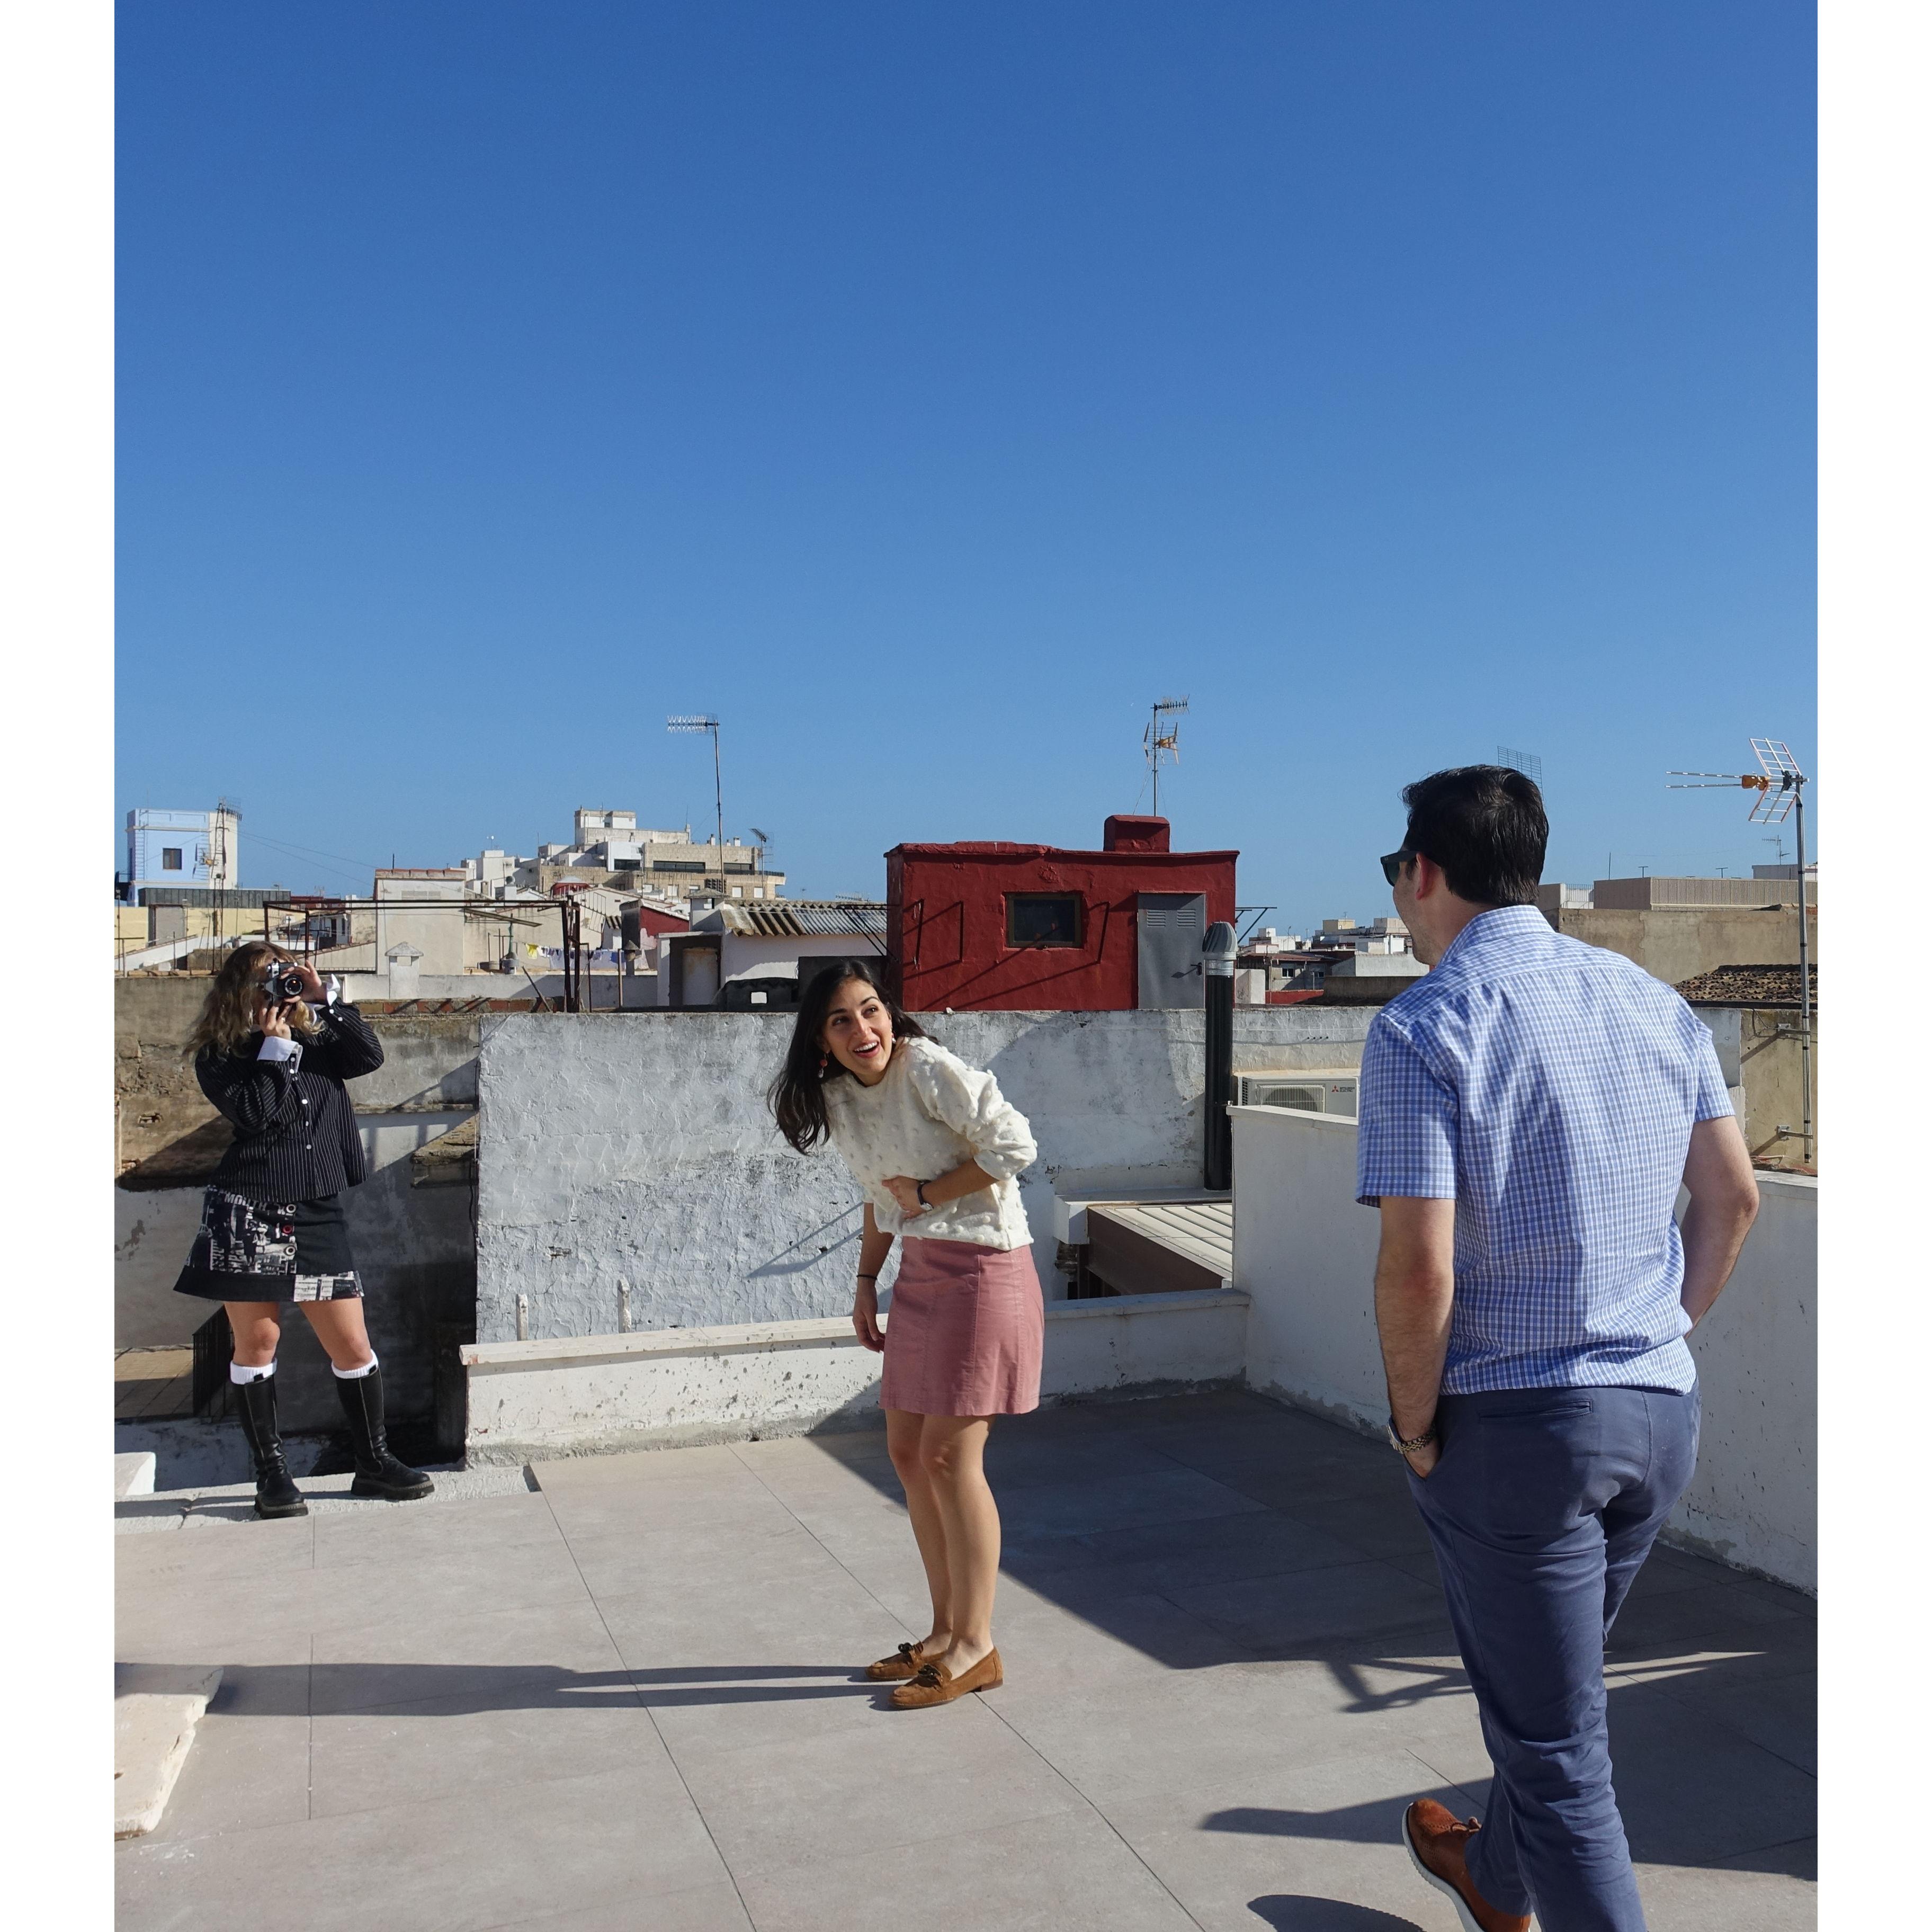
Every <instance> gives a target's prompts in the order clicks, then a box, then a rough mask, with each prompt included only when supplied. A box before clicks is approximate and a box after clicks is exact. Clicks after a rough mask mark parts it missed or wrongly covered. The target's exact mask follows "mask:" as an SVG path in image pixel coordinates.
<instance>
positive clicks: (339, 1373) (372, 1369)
mask: <svg viewBox="0 0 1932 1932" xmlns="http://www.w3.org/2000/svg"><path fill="white" fill-rule="evenodd" d="M329 1373H330V1374H331V1375H332V1376H334V1377H335V1379H336V1380H337V1381H338V1382H360V1381H361V1380H362V1378H363V1377H364V1376H373V1375H374V1373H376V1358H375V1357H374V1355H371V1356H370V1358H369V1359H368V1361H366V1362H365V1363H364V1364H362V1367H360V1368H359V1369H338V1367H336V1366H335V1364H334V1363H333V1362H331V1363H330V1364H329Z"/></svg>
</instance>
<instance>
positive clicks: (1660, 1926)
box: [1637, 1844, 1903, 1932]
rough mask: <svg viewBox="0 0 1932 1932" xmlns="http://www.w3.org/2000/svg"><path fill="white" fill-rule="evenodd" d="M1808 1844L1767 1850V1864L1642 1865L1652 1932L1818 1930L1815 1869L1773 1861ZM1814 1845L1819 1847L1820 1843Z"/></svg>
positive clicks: (1642, 1885)
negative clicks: (1784, 1867)
mask: <svg viewBox="0 0 1932 1932" xmlns="http://www.w3.org/2000/svg"><path fill="white" fill-rule="evenodd" d="M1804 1849H1806V1848H1805V1847H1802V1846H1800V1847H1781V1848H1780V1850H1779V1852H1778V1853H1775V1854H1773V1853H1766V1854H1764V1855H1763V1857H1764V1858H1765V1859H1766V1864H1765V1865H1764V1866H1763V1867H1759V1866H1754V1865H1753V1864H1751V1863H1750V1862H1749V1861H1738V1862H1736V1863H1733V1864H1724V1865H1718V1866H1699V1865H1647V1864H1639V1865H1638V1866H1637V1889H1638V1891H1639V1892H1640V1894H1642V1896H1643V1912H1644V1917H1645V1918H1646V1920H1648V1921H1649V1925H1650V1932H1815V1928H1816V1927H1817V1924H1818V1887H1817V1877H1816V1873H1815V1871H1814V1872H1813V1873H1810V1874H1808V1875H1806V1874H1794V1873H1787V1872H1784V1871H1781V1870H1777V1869H1775V1868H1773V1867H1771V1865H1770V1860H1771V1859H1772V1858H1773V1857H1775V1856H1778V1855H1789V1854H1790V1852H1792V1851H1793V1850H1797V1851H1799V1852H1802V1851H1803V1850H1804ZM1809 1849H1811V1850H1812V1851H1813V1852H1815V1850H1816V1846H1815V1844H1814V1845H1813V1846H1811V1847H1810V1848H1809ZM1801 1862H1802V1860H1801ZM1901 1922H1903V1921H1901Z"/></svg>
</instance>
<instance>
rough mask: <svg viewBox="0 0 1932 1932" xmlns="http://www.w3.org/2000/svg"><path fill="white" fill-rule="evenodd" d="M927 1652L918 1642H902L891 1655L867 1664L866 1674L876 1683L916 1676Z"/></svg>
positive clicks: (887, 1682) (886, 1682)
mask: <svg viewBox="0 0 1932 1932" xmlns="http://www.w3.org/2000/svg"><path fill="white" fill-rule="evenodd" d="M925 1661H926V1652H924V1651H923V1650H922V1649H920V1648H919V1646H918V1645H917V1644H916V1643H902V1644H901V1645H900V1646H899V1647H898V1649H897V1650H895V1651H894V1652H892V1655H891V1656H889V1657H882V1658H880V1659H879V1661H878V1662H877V1663H876V1664H867V1665H866V1667H865V1675H866V1676H868V1677H869V1678H870V1679H871V1680H872V1682H874V1684H889V1683H890V1682H892V1680H893V1679H895V1678H907V1677H916V1676H918V1675H919V1666H920V1665H921V1664H923V1663H924V1662H925Z"/></svg>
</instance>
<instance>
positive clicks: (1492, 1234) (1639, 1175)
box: [1356, 906, 1733, 1395]
mask: <svg viewBox="0 0 1932 1932" xmlns="http://www.w3.org/2000/svg"><path fill="white" fill-rule="evenodd" d="M1360 1093H1361V1136H1360V1142H1359V1154H1358V1169H1357V1189H1356V1192H1357V1193H1358V1196H1359V1198H1360V1199H1361V1200H1362V1201H1363V1202H1364V1203H1366V1204H1367V1205H1371V1206H1373V1205H1375V1204H1376V1202H1379V1200H1380V1199H1381V1197H1382V1196H1384V1195H1391V1196H1407V1197H1411V1198H1416V1199H1427V1200H1439V1201H1454V1202H1455V1203H1456V1237H1455V1270H1456V1291H1455V1302H1454V1309H1453V1311H1452V1313H1451V1319H1450V1331H1449V1349H1448V1359H1447V1361H1446V1364H1445V1369H1444V1373H1443V1379H1442V1388H1443V1392H1444V1393H1445V1394H1448V1395H1465V1394H1475V1393H1476V1392H1478V1391H1481V1390H1484V1389H1502V1388H1562V1387H1569V1386H1581V1385H1598V1386H1601V1385H1623V1386H1628V1387H1637V1388H1670V1389H1689V1388H1692V1387H1693V1386H1694V1385H1695V1383H1696V1380H1697V1376H1696V1371H1695V1370H1694V1367H1693V1365H1692V1363H1691V1352H1690V1350H1689V1349H1688V1347H1687V1346H1685V1342H1684V1339H1683V1338H1684V1336H1685V1334H1686V1333H1687V1332H1688V1330H1689V1328H1690V1322H1689V1320H1688V1318H1687V1317H1686V1316H1685V1313H1684V1310H1683V1308H1682V1304H1681V1303H1680V1301H1679V1295H1680V1292H1681V1291H1682V1287H1683V1282H1684V1250H1683V1245H1682V1241H1680V1240H1679V1236H1678V1232H1677V1223H1676V1214H1675V1209H1676V1201H1677V1193H1678V1189H1679V1186H1680V1185H1681V1184H1682V1180H1683V1175H1684V1163H1685V1157H1686V1156H1687V1154H1688V1153H1689V1151H1690V1145H1691V1127H1692V1126H1693V1125H1694V1123H1696V1122H1697V1121H1707V1120H1713V1119H1716V1118H1719V1117H1720V1116H1721V1115H1727V1114H1729V1113H1730V1112H1732V1111H1733V1109H1732V1106H1731V1101H1730V1094H1729V1093H1728V1092H1727V1090H1726V1088H1725V1085H1724V1074H1723V1072H1722V1070H1721V1068H1720V1067H1719V1065H1718V1056H1717V1051H1716V1048H1715V1046H1714V1044H1713V1043H1712V1037H1711V1031H1710V1029H1709V1028H1708V1027H1707V1026H1706V1025H1704V1024H1703V1022H1702V1021H1701V1020H1700V1019H1698V1018H1697V1016H1696V1014H1694V1013H1693V1012H1692V1011H1691V1009H1690V1007H1688V1006H1687V1005H1686V1004H1685V1002H1684V1001H1683V1000H1682V998H1681V997H1680V996H1679V995H1678V994H1677V993H1676V992H1675V991H1674V990H1673V989H1672V988H1670V987H1669V986H1666V985H1665V984H1664V983H1663V982H1662V981H1661V980H1656V979H1653V978H1652V977H1651V976H1650V974H1648V973H1646V972H1645V971H1643V969H1642V968H1640V967H1638V966H1637V965H1634V964H1633V963H1632V962H1631V961H1629V960H1628V959H1624V958H1622V956H1620V955H1619V954H1616V953H1610V952H1608V951H1606V950H1604V948H1602V947H1595V946H1586V945H1584V944H1583V943H1582V942H1581V941H1577V940H1574V939H1570V938H1565V937H1564V936H1562V935H1560V934H1559V933H1556V932H1553V931H1552V930H1551V929H1550V924H1549V922H1548V921H1547V919H1544V916H1543V915H1542V914H1541V913H1540V912H1538V910H1536V909H1535V907H1533V906H1501V907H1496V909H1495V910H1492V911H1490V912H1486V913H1479V914H1478V916H1476V917H1475V919H1472V920H1471V921H1470V922H1469V925H1468V926H1466V927H1464V928H1463V931H1462V932H1460V934H1459V935H1457V938H1456V940H1455V942H1454V944H1452V945H1451V947H1449V949H1448V951H1447V952H1446V953H1445V954H1444V955H1443V957H1442V961H1441V962H1440V964H1439V965H1437V966H1436V969H1435V970H1434V971H1433V972H1431V973H1430V974H1428V975H1427V977H1426V978H1424V979H1422V980H1418V981H1417V982H1416V983H1415V985H1414V986H1412V987H1410V988H1409V989H1408V990H1407V991H1406V992H1403V994H1402V995H1400V997H1399V998H1396V999H1394V1000H1393V1001H1391V1002H1390V1003H1389V1004H1388V1006H1386V1007H1384V1008H1383V1009H1382V1011H1381V1013H1379V1014H1378V1015H1377V1016H1376V1019H1375V1021H1374V1022H1373V1025H1371V1026H1370V1029H1369V1036H1368V1039H1367V1043H1365V1045H1364V1048H1363V1052H1362V1072H1361V1089H1360Z"/></svg>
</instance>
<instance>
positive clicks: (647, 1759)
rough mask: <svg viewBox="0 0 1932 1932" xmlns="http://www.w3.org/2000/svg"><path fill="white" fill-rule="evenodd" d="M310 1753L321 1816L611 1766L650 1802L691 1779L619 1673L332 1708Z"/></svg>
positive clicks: (321, 1718)
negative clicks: (534, 1689)
mask: <svg viewBox="0 0 1932 1932" xmlns="http://www.w3.org/2000/svg"><path fill="white" fill-rule="evenodd" d="M310 1763H311V1781H312V1790H313V1798H312V1801H311V1815H312V1816H314V1817H317V1818H327V1817H338V1816H341V1815H342V1814H346V1813H348V1812H350V1811H374V1810H377V1809H380V1808H382V1807H384V1806H387V1805H393V1806H395V1807H397V1808H399V1809H404V1808H408V1807H410V1806H412V1805H416V1804H418V1803H419V1802H423V1801H425V1800H434V1799H443V1798H455V1797H459V1796H461V1795H463V1793H468V1792H474V1791H476V1790H479V1789H482V1788H485V1787H496V1786H499V1785H506V1784H536V1783H539V1782H541V1781H544V1780H547V1779H551V1778H583V1777H589V1776H591V1775H594V1774H602V1773H619V1772H621V1773H622V1774H624V1775H625V1777H626V1778H627V1779H628V1781H631V1783H632V1784H633V1785H634V1787H635V1789H636V1790H637V1793H639V1795H640V1797H641V1798H642V1799H643V1802H645V1804H646V1806H647V1808H648V1806H649V1805H651V1804H652V1803H656V1802H670V1801H673V1800H674V1799H676V1796H677V1794H678V1793H679V1790H681V1788H682V1786H681V1782H680V1781H679V1777H678V1775H677V1772H676V1767H675V1766H673V1764H672V1763H671V1761H670V1754H668V1753H667V1751H665V1749H664V1745H663V1742H662V1741H661V1739H659V1737H658V1733H657V1729H656V1727H655V1725H654V1724H652V1721H651V1716H650V1713H649V1712H648V1711H646V1709H644V1708H643V1706H642V1705H641V1704H640V1703H638V1701H637V1697H636V1694H635V1692H634V1691H633V1689H632V1688H631V1685H630V1682H629V1681H628V1679H626V1678H624V1677H622V1676H615V1677H613V1678H612V1679H610V1680H609V1681H605V1682H590V1683H588V1684H586V1685H583V1686H582V1687H581V1688H568V1687H565V1688H562V1689H560V1690H559V1692H558V1693H557V1695H556V1697H555V1698H553V1699H550V1698H535V1697H531V1696H530V1695H529V1691H528V1688H527V1686H526V1688H525V1690H524V1691H523V1692H522V1693H519V1692H518V1691H517V1690H515V1689H514V1688H510V1687H505V1691H504V1692H503V1693H502V1701H501V1702H500V1703H497V1704H494V1705H492V1704H489V1703H484V1702H483V1701H482V1700H480V1699H479V1698H478V1697H470V1696H463V1695H461V1694H459V1695H458V1696H456V1697H446V1698H441V1699H439V1700H435V1701H434V1702H431V1703H419V1704H392V1705H389V1706H385V1707H384V1708H383V1709H380V1710H374V1711H353V1712H335V1713H324V1714H322V1715H318V1716H317V1718H316V1719H315V1721H314V1738H313V1745H312V1751H311V1760H310ZM653 1773H655V1775H652V1774H653Z"/></svg>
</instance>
